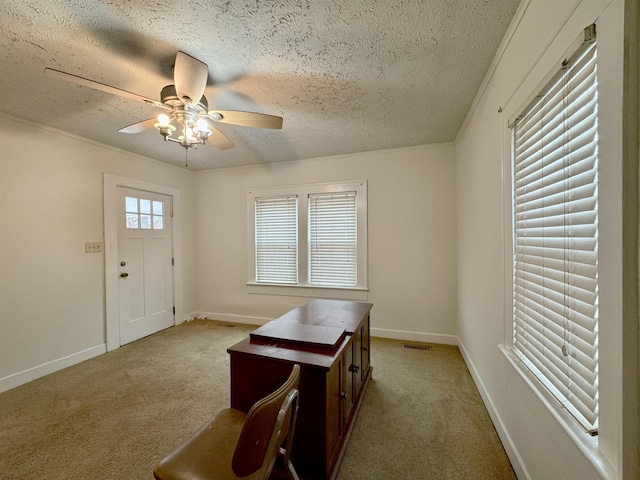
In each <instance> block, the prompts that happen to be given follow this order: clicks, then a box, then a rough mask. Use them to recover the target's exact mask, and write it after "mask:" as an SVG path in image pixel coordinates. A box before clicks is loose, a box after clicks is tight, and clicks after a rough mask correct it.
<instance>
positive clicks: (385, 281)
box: [196, 143, 457, 343]
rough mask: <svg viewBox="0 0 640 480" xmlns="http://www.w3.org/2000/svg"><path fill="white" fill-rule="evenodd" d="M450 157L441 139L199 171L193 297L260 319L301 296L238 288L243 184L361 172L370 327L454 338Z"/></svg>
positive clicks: (226, 315)
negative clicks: (364, 192) (366, 228)
mask: <svg viewBox="0 0 640 480" xmlns="http://www.w3.org/2000/svg"><path fill="white" fill-rule="evenodd" d="M454 155H455V153H454V146H453V144H450V143H447V144H437V145H431V146H420V147H409V148H401V149H393V150H383V151H375V152H365V153H359V154H353V155H339V156H334V157H326V158H318V159H310V160H303V161H299V162H287V163H283V164H276V165H269V166H266V165H262V166H253V167H240V168H226V169H219V170H211V171H206V172H198V174H197V180H196V191H197V201H196V217H197V219H198V222H197V226H196V237H197V248H196V252H197V254H196V256H197V258H198V269H197V277H196V285H197V303H198V305H199V306H200V308H201V310H202V311H203V312H205V313H208V314H210V315H213V316H214V317H217V318H221V319H235V320H240V321H242V320H245V321H249V322H252V321H253V322H258V323H262V322H264V321H266V320H267V319H271V318H276V317H278V316H280V315H282V314H284V313H285V312H287V311H288V310H290V309H291V308H293V307H295V306H297V305H301V304H303V303H305V302H307V301H308V300H309V299H308V298H304V297H286V296H274V295H260V294H249V293H247V287H246V285H245V283H246V281H247V221H246V208H247V207H246V202H247V200H246V198H247V191H248V190H249V189H251V188H258V187H271V186H286V185H302V184H313V183H327V182H337V181H343V180H363V179H366V180H368V213H369V214H368V226H369V235H368V246H369V264H368V268H369V295H368V300H367V301H369V302H371V303H373V304H374V307H373V311H372V316H371V321H372V327H373V329H374V334H378V335H384V336H389V337H395V338H404V339H414V340H434V341H440V342H443V343H450V342H455V341H456V339H455V335H456V334H457V331H456V268H455V263H456V254H455V247H456V246H455V238H456V226H455V223H456V222H455V215H456V214H455V156H454ZM247 317H248V318H247Z"/></svg>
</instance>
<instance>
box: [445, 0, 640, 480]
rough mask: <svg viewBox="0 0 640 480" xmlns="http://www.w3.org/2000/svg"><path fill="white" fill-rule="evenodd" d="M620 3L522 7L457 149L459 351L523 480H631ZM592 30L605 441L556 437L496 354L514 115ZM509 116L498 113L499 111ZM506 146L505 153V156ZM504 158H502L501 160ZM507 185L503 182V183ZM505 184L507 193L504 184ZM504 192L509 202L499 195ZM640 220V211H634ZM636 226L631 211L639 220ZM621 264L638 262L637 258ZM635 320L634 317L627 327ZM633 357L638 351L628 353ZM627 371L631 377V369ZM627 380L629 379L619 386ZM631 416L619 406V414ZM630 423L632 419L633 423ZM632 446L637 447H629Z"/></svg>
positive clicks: (503, 307) (506, 281) (503, 304)
mask: <svg viewBox="0 0 640 480" xmlns="http://www.w3.org/2000/svg"><path fill="white" fill-rule="evenodd" d="M623 4H624V1H623V0H582V1H578V0H563V1H557V0H531V1H530V2H528V1H525V2H523V4H522V5H521V9H520V10H519V12H518V14H517V16H516V22H515V23H514V25H512V27H513V29H512V30H511V31H510V33H513V35H512V36H508V43H503V47H504V49H503V50H501V51H500V56H499V57H497V58H499V61H498V62H497V63H496V68H495V71H493V73H492V75H491V77H490V79H489V80H488V82H487V83H486V85H485V86H486V88H484V89H483V90H482V93H481V95H480V96H479V97H478V98H477V103H476V104H475V107H474V108H473V109H472V112H471V114H470V115H469V117H468V123H467V124H466V126H465V128H464V129H463V130H462V132H461V134H460V135H459V139H458V141H457V143H456V156H457V172H458V176H457V203H458V304H459V307H458V317H459V336H460V341H461V348H462V350H463V354H464V355H465V358H466V360H467V363H468V365H469V368H470V369H471V371H472V374H473V375H474V377H475V379H476V382H477V384H478V385H479V388H480V390H481V393H482V394H483V396H484V399H485V403H486V404H487V406H488V408H489V411H490V413H491V415H492V417H493V419H494V423H496V426H497V428H498V431H499V433H500V434H501V437H502V440H503V443H504V444H505V447H506V449H507V452H508V453H509V455H510V457H511V460H512V463H513V464H514V467H515V468H516V471H517V473H518V474H519V477H520V478H531V479H565V480H571V479H574V480H578V479H596V478H601V477H603V476H604V477H606V476H608V478H636V475H637V466H636V467H635V468H633V469H632V470H627V471H625V472H623V469H622V464H623V459H624V457H625V455H633V453H632V452H634V450H635V448H636V444H635V443H631V444H629V445H623V442H622V438H623V433H622V432H623V429H624V428H629V429H637V425H635V424H634V423H631V424H630V425H628V426H626V427H625V422H624V419H623V407H624V406H623V403H622V394H623V383H624V382H625V381H627V380H628V381H631V382H633V383H634V384H635V385H637V381H638V380H637V377H636V378H634V376H633V375H631V376H629V377H628V378H626V379H625V377H624V375H625V371H624V370H623V364H622V356H621V350H622V331H623V328H622V327H623V321H624V319H623V317H622V304H623V298H622V290H623V288H622V285H621V283H622V263H623V261H625V259H624V258H623V256H622V254H621V252H622V249H621V231H622V218H621V212H622V188H621V185H622V174H621V172H622V154H621V152H622V134H621V131H622V124H621V118H622V115H621V111H622V70H623V69H622V57H623V55H622V52H623V49H622V31H623V8H622V6H623ZM593 22H597V30H598V50H599V59H600V60H599V62H600V63H599V65H600V66H599V81H600V87H599V88H600V118H601V121H600V159H601V163H600V217H599V218H600V250H599V251H600V289H601V290H600V386H601V389H600V392H601V393H600V420H601V422H600V435H599V436H598V438H597V447H594V446H592V445H590V442H591V439H589V438H586V435H583V436H576V435H575V433H573V432H571V429H570V428H568V429H565V428H563V427H562V426H561V424H560V422H559V421H557V420H556V419H555V418H554V417H553V416H552V415H551V414H550V413H549V410H548V409H547V408H546V407H545V406H544V405H543V403H542V401H541V400H540V399H539V397H538V396H536V395H535V394H534V393H533V391H532V390H531V388H530V387H529V386H528V385H527V384H526V383H525V381H524V380H523V378H522V377H521V376H520V375H519V374H518V373H516V370H515V369H514V368H513V366H512V365H511V364H510V363H509V361H508V360H507V357H506V356H505V355H504V354H503V353H502V352H501V351H500V350H499V348H498V345H501V344H508V343H509V338H508V337H509V335H510V333H508V329H509V325H510V319H511V315H510V307H509V295H510V294H509V285H510V282H511V279H510V276H509V261H510V259H509V253H508V252H507V251H506V250H507V248H505V237H504V235H505V226H506V228H507V229H508V228H509V223H508V222H509V220H508V214H507V213H506V212H508V208H506V207H507V206H508V202H509V196H508V182H509V177H508V172H505V171H504V170H503V166H504V163H503V162H504V161H507V162H508V159H507V160H505V159H504V157H505V155H507V156H508V135H509V132H508V128H507V127H506V121H507V120H508V117H509V115H510V113H512V112H513V111H514V109H516V108H517V107H518V105H520V106H524V102H525V100H526V97H527V96H528V95H530V94H535V93H536V91H535V90H536V88H537V86H538V85H540V84H541V82H542V81H543V79H544V77H545V76H546V75H547V74H548V73H549V71H550V69H551V68H552V65H553V64H554V63H556V62H558V61H559V60H561V59H562V55H563V53H564V52H565V51H566V50H567V49H568V48H569V46H570V44H571V43H572V42H573V41H574V39H575V38H576V37H578V35H579V34H580V32H581V31H582V29H583V28H584V27H586V26H587V25H589V24H591V23H593ZM501 108H502V109H504V111H503V113H502V114H501V113H499V109H501ZM505 147H507V148H505ZM505 152H506V153H505ZM503 175H505V177H503ZM505 182H506V183H505ZM505 192H507V194H506V195H505ZM636 209H637V207H636ZM636 215H637V210H636ZM626 261H632V262H635V258H631V259H627V260H626ZM629 320H630V321H634V320H635V321H637V317H636V318H635V319H634V318H630V319H629ZM635 348H638V347H637V342H636V344H635ZM633 372H637V367H635V366H634V368H633ZM623 379H624V380H623ZM625 408H626V407H625ZM633 418H634V419H635V418H637V417H636V415H635V413H634V415H633ZM631 438H632V437H631Z"/></svg>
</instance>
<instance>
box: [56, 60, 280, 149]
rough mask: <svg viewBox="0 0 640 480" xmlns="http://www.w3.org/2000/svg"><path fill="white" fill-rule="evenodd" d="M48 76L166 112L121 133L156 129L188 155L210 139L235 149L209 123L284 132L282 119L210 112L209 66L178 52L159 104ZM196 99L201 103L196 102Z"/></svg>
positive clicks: (101, 86) (95, 84)
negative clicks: (171, 78)
mask: <svg viewBox="0 0 640 480" xmlns="http://www.w3.org/2000/svg"><path fill="white" fill-rule="evenodd" d="M45 73H46V74H49V75H51V76H54V77H57V78H60V79H62V80H65V81H68V82H71V83H76V84H78V85H82V86H85V87H89V88H93V89H95V90H99V91H102V92H106V93H111V94H113V95H118V96H121V97H124V98H128V99H133V100H137V101H140V102H143V103H145V104H147V105H152V106H154V107H158V108H162V109H163V110H165V112H164V113H162V114H160V115H158V117H157V118H150V119H148V120H143V121H142V122H137V123H134V124H132V125H129V126H127V127H124V128H121V129H120V130H118V131H119V132H121V133H129V134H136V133H140V132H142V131H144V130H146V129H147V128H151V127H155V128H156V129H157V130H158V131H159V132H160V135H162V137H163V138H164V140H165V141H171V142H176V143H179V144H180V145H181V146H182V147H184V149H185V153H186V151H188V150H189V149H190V148H191V147H195V148H197V146H198V145H204V144H206V143H207V140H209V138H211V143H213V144H214V145H215V146H216V147H218V148H219V149H220V150H226V149H228V148H231V147H233V146H234V145H233V143H232V142H231V140H229V139H228V138H227V137H226V136H225V135H224V134H223V133H222V132H220V131H219V130H217V129H214V128H213V127H212V126H211V125H210V124H209V123H208V122H207V120H212V121H214V122H220V123H227V124H231V125H241V126H246V127H257V128H272V129H280V128H282V117H277V116H275V115H267V114H264V113H254V112H241V111H236V110H209V104H208V102H207V98H206V97H205V96H204V90H205V88H206V86H207V78H208V75H209V68H208V66H207V64H206V63H204V62H201V61H200V60H198V59H196V58H193V57H191V56H190V55H187V54H186V53H184V52H178V54H177V55H176V61H175V65H174V70H173V80H174V84H173V85H167V86H165V87H164V88H163V89H162V91H161V92H160V102H158V101H155V100H151V99H149V98H146V97H143V96H142V95H138V94H136V93H132V92H127V91H126V90H122V89H119V88H116V87H112V86H110V85H106V84H103V83H100V82H96V81H94V80H89V79H87V78H83V77H79V76H77V75H72V74H70V73H66V72H62V71H60V70H55V69H52V68H45ZM194 99H199V100H198V101H194ZM172 122H173V123H172ZM175 124H177V126H176V125H175ZM176 130H178V131H179V132H180V136H179V137H178V138H173V137H171V135H172V134H173V132H175V131H176Z"/></svg>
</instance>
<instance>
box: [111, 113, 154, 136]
mask: <svg viewBox="0 0 640 480" xmlns="http://www.w3.org/2000/svg"><path fill="white" fill-rule="evenodd" d="M156 123H158V119H157V118H156V117H153V118H150V119H148V120H143V121H142V122H138V123H134V124H133V125H129V126H128V127H124V128H121V129H120V130H118V132H120V133H140V132H143V131H145V130H146V129H148V128H153V126H154V125H155V124H156Z"/></svg>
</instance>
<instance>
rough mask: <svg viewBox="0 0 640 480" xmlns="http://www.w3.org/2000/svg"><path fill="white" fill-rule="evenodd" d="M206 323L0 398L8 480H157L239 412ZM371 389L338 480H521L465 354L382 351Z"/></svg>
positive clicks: (219, 341)
mask: <svg viewBox="0 0 640 480" xmlns="http://www.w3.org/2000/svg"><path fill="white" fill-rule="evenodd" d="M253 328H255V327H250V326H246V325H237V326H229V324H225V323H221V322H213V321H207V320H196V321H193V322H190V323H188V324H183V325H181V326H178V327H174V328H171V329H168V330H165V331H163V332H160V333H158V334H156V335H152V336H150V337H147V338H145V339H142V340H139V341H137V342H134V343H132V344H129V345H126V346H124V347H122V348H120V349H118V350H116V351H114V352H110V353H107V354H105V355H102V356H100V357H96V358H94V359H91V360H88V361H86V362H83V363H82V364H79V365H75V366H73V367H70V368H67V369H65V370H63V371H60V372H56V373H54V374H52V375H49V376H47V377H44V378H41V379H38V380H35V381H33V382H31V383H29V384H26V385H23V386H20V387H18V388H15V389H13V390H10V391H8V392H4V393H2V394H0V479H2V480H30V479H34V480H35V479H42V478H46V479H49V480H57V479H59V480H73V479H78V480H90V479H97V478H101V479H151V478H153V475H152V473H151V471H152V469H153V466H154V465H155V464H156V463H157V462H158V461H159V460H160V459H161V458H162V457H163V456H164V455H166V454H167V453H169V452H170V451H171V450H172V449H173V448H175V447H176V446H177V445H179V444H180V443H181V442H182V441H183V440H184V439H186V438H187V437H188V436H189V435H190V434H191V433H192V432H193V431H194V430H196V429H197V428H198V427H200V426H201V425H202V424H203V423H204V422H205V421H206V420H207V419H208V418H209V417H210V416H211V415H212V414H213V413H215V412H216V411H217V410H218V409H220V408H223V407H226V406H228V405H229V358H228V355H227V353H226V348H227V347H229V346H231V345H233V344H234V343H236V342H237V341H239V340H241V339H243V338H244V337H246V336H247V335H248V333H249V332H250V331H251V330H252V329H253ZM371 350H372V352H371V358H372V360H371V361H372V365H373V367H374V370H373V380H372V381H371V383H370V384H369V388H368V390H367V393H366V396H365V400H364V404H363V406H362V410H361V412H360V416H359V417H358V420H357V422H356V426H355V429H354V432H353V436H352V437H351V441H350V443H349V446H348V448H347V452H346V455H345V458H344V460H343V462H342V466H341V469H340V472H339V474H338V480H358V479H363V480H364V479H367V480H371V479H385V480H389V479H393V480H400V479H412V480H418V479H439V480H446V479H451V480H453V479H456V480H458V479H474V480H483V479H505V480H506V479H515V475H514V473H513V471H512V469H511V466H510V464H509V461H508V459H507V457H506V455H505V453H504V450H503V449H502V446H501V444H500V441H499V439H498V436H497V434H496V432H495V430H494V428H493V425H492V424H491V421H490V419H489V416H488V414H487V411H486V409H485V408H484V406H483V404H482V401H481V399H480V396H479V394H478V391H477V390H476V388H475V385H474V384H473V381H472V380H471V377H470V375H469V372H468V370H467V369H466V366H465V365H464V362H463V360H462V357H461V356H460V353H459V352H458V350H457V348H455V347H450V346H440V345H434V346H433V349H432V350H431V351H422V350H410V349H405V348H402V342H399V341H394V340H383V339H378V338H373V339H372V345H371Z"/></svg>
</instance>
